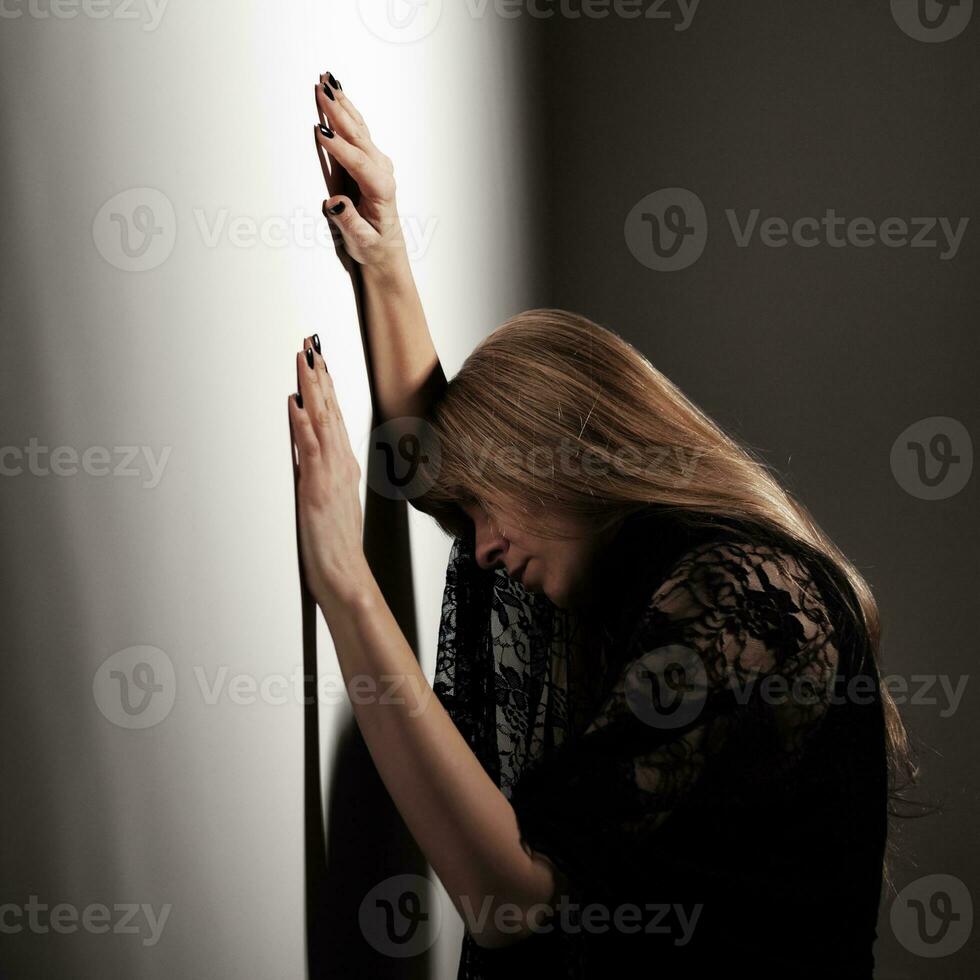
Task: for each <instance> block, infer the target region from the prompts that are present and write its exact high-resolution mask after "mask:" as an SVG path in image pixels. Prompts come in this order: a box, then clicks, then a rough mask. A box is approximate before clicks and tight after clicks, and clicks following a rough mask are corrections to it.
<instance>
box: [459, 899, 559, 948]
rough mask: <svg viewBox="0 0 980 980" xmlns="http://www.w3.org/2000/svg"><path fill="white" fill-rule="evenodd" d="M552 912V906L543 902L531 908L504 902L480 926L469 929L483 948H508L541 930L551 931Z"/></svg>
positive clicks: (474, 939) (477, 943)
mask: <svg viewBox="0 0 980 980" xmlns="http://www.w3.org/2000/svg"><path fill="white" fill-rule="evenodd" d="M550 913H551V908H550V906H548V905H545V904H544V903H543V902H542V903H540V904H539V905H537V906H532V907H531V908H529V909H524V908H522V907H520V906H518V905H513V906H510V905H507V904H502V905H500V906H498V907H497V909H496V910H495V914H494V915H493V916H492V917H491V918H490V919H488V921H487V922H485V923H484V924H483V925H482V926H481V927H480V928H478V929H469V930H468V931H469V934H470V935H471V936H472V937H473V941H474V942H475V943H476V945H477V946H479V947H480V948H481V949H487V950H495V949H506V948H507V947H509V946H516V945H517V944H518V943H521V942H524V941H525V940H526V939H529V938H530V937H531V936H533V935H535V934H537V933H539V932H550V931H551V928H552V927H551V926H549V925H548V923H547V919H548V917H549V916H550Z"/></svg>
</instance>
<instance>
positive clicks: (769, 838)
mask: <svg viewBox="0 0 980 980" xmlns="http://www.w3.org/2000/svg"><path fill="white" fill-rule="evenodd" d="M608 561H609V563H610V564H609V565H608V567H605V568H604V569H603V570H602V574H601V575H600V576H599V577H598V579H597V583H598V584H597V586H596V588H597V589H601V590H602V595H601V596H600V597H599V598H598V603H597V604H598V605H599V607H600V608H601V609H605V610H606V611H607V612H608V615H607V616H606V617H605V619H604V620H603V622H604V624H605V628H604V629H603V630H602V631H600V632H596V631H588V632H587V631H586V630H585V629H584V627H583V621H582V620H580V619H577V618H576V616H575V614H574V613H573V612H565V611H562V610H559V609H557V608H556V607H554V606H553V605H552V604H551V603H550V602H549V601H548V600H547V598H545V597H544V596H541V595H534V594H531V593H528V592H526V591H525V590H524V589H522V588H521V586H520V585H518V584H517V583H516V582H513V581H512V580H510V579H509V578H508V577H507V575H506V573H505V572H503V571H502V570H481V569H480V568H479V567H478V565H477V564H476V561H475V558H474V554H473V542H472V540H471V539H467V538H457V539H456V540H455V542H454V545H453V549H452V552H451V555H450V560H449V567H448V570H447V578H446V588H445V594H444V602H443V616H442V623H441V627H440V635H439V653H438V660H437V665H436V675H435V682H434V688H435V691H436V694H437V695H438V696H439V698H440V699H441V701H442V702H443V704H444V705H445V706H446V708H447V710H448V711H449V713H450V715H451V717H452V718H453V720H454V722H455V723H456V725H457V726H458V727H459V729H460V731H461V732H462V733H463V735H464V736H465V738H466V740H467V742H468V743H469V744H470V746H471V747H472V749H473V751H474V752H475V754H476V755H477V757H478V758H479V759H480V761H481V763H482V764H483V766H484V767H485V768H486V770H487V772H488V773H489V774H490V775H491V776H492V778H493V779H494V780H495V781H496V783H497V785H498V786H500V788H501V790H502V792H503V793H504V794H505V795H506V796H507V797H508V799H510V801H511V804H512V805H513V807H514V810H515V813H516V815H517V819H518V824H519V826H520V828H521V833H522V837H523V839H524V841H525V842H526V844H527V845H528V846H529V847H530V848H531V849H533V850H534V851H536V852H538V853H541V854H544V855H546V856H547V857H548V858H549V859H550V860H551V861H552V862H553V863H554V864H555V866H556V867H557V868H558V869H559V870H560V872H561V875H562V877H563V886H564V887H563V890H562V891H563V894H564V895H565V896H566V901H567V905H566V907H565V911H564V912H563V914H562V916H561V918H560V919H559V918H557V917H556V918H555V919H554V920H553V926H552V929H551V931H549V932H544V933H540V934H535V935H532V936H530V937H527V938H523V939H520V940H518V941H517V942H515V943H514V944H513V945H511V946H508V947H507V948H504V949H499V950H493V951H488V950H484V949H481V948H480V947H479V946H477V945H476V943H475V942H474V941H473V940H472V938H471V937H470V936H469V934H467V936H466V937H465V939H464V944H463V949H462V955H461V960H460V967H459V974H458V976H459V977H460V978H461V980H463V978H465V980H489V978H492V977H505V976H506V977H507V978H508V980H516V978H518V977H522V976H526V977H566V976H567V977H592V976H600V975H616V974H615V972H612V973H610V971H611V970H612V971H615V969H616V968H617V967H619V968H622V969H626V968H627V966H631V967H632V968H633V969H635V964H636V963H637V957H640V958H641V962H647V963H648V965H649V968H650V972H651V973H656V974H657V975H658V976H672V975H673V974H672V973H671V972H670V971H672V970H678V971H680V970H684V971H685V975H686V976H689V975H690V973H689V972H688V971H689V970H690V969H691V968H694V967H697V968H698V969H704V970H709V969H712V970H715V969H719V970H720V969H723V968H724V969H730V968H731V967H732V965H733V963H736V962H738V961H740V960H741V963H742V965H743V966H744V967H745V968H746V969H747V970H748V972H750V973H754V974H755V975H757V976H768V975H772V976H776V975H781V976H786V975H791V976H794V977H801V976H811V975H812V976H817V975H826V972H827V971H828V970H831V969H832V970H834V971H835V972H836V973H837V974H838V975H844V976H864V977H870V976H871V973H872V968H873V959H872V943H873V940H874V938H875V935H876V933H875V923H876V916H877V905H878V900H879V894H880V886H881V860H882V856H883V848H884V833H885V814H886V792H887V790H886V771H885V761H884V741H883V721H882V714H881V702H880V695H879V691H878V682H877V673H876V671H875V669H874V666H873V664H872V663H871V662H870V659H869V658H868V657H867V656H866V655H865V653H866V651H865V649H864V645H863V644H862V643H861V642H860V637H861V634H860V631H858V630H856V629H855V628H854V627H853V621H852V620H851V619H850V618H849V615H848V614H847V613H846V610H845V609H844V607H843V604H842V603H840V602H839V601H828V597H829V596H833V595H834V591H833V589H832V587H831V583H830V580H829V579H828V577H827V572H826V570H825V569H824V568H823V566H821V565H820V564H819V563H814V562H813V561H811V560H808V559H807V558H805V557H803V556H801V554H800V553H799V552H798V551H797V550H796V549H793V548H790V547H789V546H784V545H783V544H781V543H779V542H775V543H774V542H772V541H763V540H747V539H746V537H745V536H744V535H742V534H738V533H736V532H732V531H730V530H727V529H726V528H724V527H721V526H718V527H709V528H700V529H699V530H697V531H694V530H692V529H690V528H688V529H683V530H679V529H678V528H677V527H672V528H671V529H670V530H668V525H666V524H664V523H662V522H660V523H658V522H651V521H645V522H642V523H640V524H631V525H629V526H627V527H626V528H624V531H623V532H622V533H621V534H620V536H619V538H618V539H617V543H616V544H615V546H614V547H613V548H611V549H610V551H609V558H608ZM589 905H592V906H593V907H594V908H598V909H599V910H600V914H599V917H598V918H596V917H593V918H592V919H591V920H590V921H591V923H592V924H591V925H589V923H588V922H587V921H586V920H585V919H584V918H583V912H584V910H585V909H586V907H587V906H589ZM617 910H618V911H620V913H621V915H622V918H621V919H620V920H616V919H615V914H616V913H617ZM637 914H638V915H639V916H640V918H639V919H638V920H637V919H636V918H635V916H636V915H637ZM631 915H632V916H634V917H633V918H630V916H631ZM617 921H618V922H619V923H620V924H619V925H617V924H616V922H617ZM678 975H679V974H678Z"/></svg>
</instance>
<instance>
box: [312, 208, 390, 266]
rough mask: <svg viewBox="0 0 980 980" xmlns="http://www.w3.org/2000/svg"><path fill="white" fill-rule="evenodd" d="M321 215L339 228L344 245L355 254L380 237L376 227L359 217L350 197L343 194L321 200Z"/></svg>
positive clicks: (368, 246) (375, 242)
mask: <svg viewBox="0 0 980 980" xmlns="http://www.w3.org/2000/svg"><path fill="white" fill-rule="evenodd" d="M323 216H324V217H325V218H326V219H327V221H330V222H332V223H333V224H335V225H336V226H337V228H338V229H340V234H341V235H342V236H343V239H344V245H345V246H347V250H348V251H349V252H353V254H355V255H361V254H362V253H363V252H365V251H366V250H367V249H368V248H370V247H371V246H372V245H375V244H377V243H378V242H379V240H380V238H381V235H380V234H379V233H378V231H377V229H376V228H375V227H374V226H373V225H372V224H371V223H370V222H368V221H365V219H364V218H362V217H361V215H360V213H359V212H358V210H357V208H355V207H354V203H353V202H352V201H351V199H350V198H349V197H346V196H345V195H343V194H337V195H335V196H334V197H330V198H328V199H327V200H326V201H324V202H323Z"/></svg>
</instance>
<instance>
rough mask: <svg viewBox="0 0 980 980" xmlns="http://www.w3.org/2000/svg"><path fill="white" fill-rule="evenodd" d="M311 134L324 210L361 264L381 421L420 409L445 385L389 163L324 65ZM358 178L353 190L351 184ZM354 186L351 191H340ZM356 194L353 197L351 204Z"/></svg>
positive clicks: (417, 412)
mask: <svg viewBox="0 0 980 980" xmlns="http://www.w3.org/2000/svg"><path fill="white" fill-rule="evenodd" d="M316 104H317V111H318V112H319V114H320V119H321V123H320V125H319V126H318V127H317V128H316V141H317V144H318V146H319V147H320V151H321V163H324V161H323V155H326V156H328V157H329V162H330V168H329V172H328V171H327V168H326V167H324V174H325V176H326V179H327V187H328V190H330V191H331V196H330V197H329V198H328V199H327V200H326V201H324V203H323V212H324V215H325V216H326V217H327V219H328V220H329V221H331V222H332V223H333V225H334V226H335V227H336V228H337V230H338V231H339V233H340V235H341V236H342V238H343V242H344V248H345V250H346V252H347V254H348V255H349V256H350V257H351V258H352V259H353V260H354V261H355V262H357V263H358V264H359V265H360V267H361V280H362V282H363V301H362V313H363V316H364V320H365V332H366V342H367V352H366V353H367V359H368V365H369V371H370V378H371V388H372V392H373V394H374V403H375V407H376V409H377V412H378V414H379V416H380V419H379V421H382V422H383V421H387V420H389V419H393V418H401V417H405V416H415V417H422V416H424V415H425V414H426V413H427V411H428V408H429V406H430V405H431V404H432V402H433V400H434V399H436V398H438V397H439V395H440V394H441V393H442V390H443V389H444V388H445V386H446V377H445V374H444V373H443V370H442V365H441V364H440V362H439V357H438V355H437V353H436V349H435V345H434V344H433V342H432V336H431V334H430V333H429V326H428V323H427V322H426V319H425V313H424V311H423V309H422V301H421V299H420V297H419V293H418V289H417V288H416V285H415V279H414V277H413V276H412V269H411V265H410V263H409V259H408V252H407V250H406V248H405V240H404V236H403V234H402V229H401V222H400V221H399V218H398V208H397V205H396V201H395V189H396V188H395V177H394V165H393V164H392V161H391V159H390V158H389V157H387V156H385V154H383V153H382V152H381V151H380V150H379V149H378V148H377V147H376V146H375V145H374V143H373V141H372V139H371V134H370V132H369V130H368V127H367V124H366V123H365V121H364V117H363V116H362V115H361V113H360V112H359V111H358V110H357V108H356V107H355V106H354V104H353V103H352V102H351V101H350V99H349V98H348V97H347V95H346V94H345V93H344V91H343V89H342V88H340V85H339V83H338V82H337V81H336V79H335V78H334V77H333V76H332V75H331V74H330V73H329V72H328V73H327V74H325V75H321V76H320V83H319V84H318V85H317V87H316ZM351 181H353V182H356V189H355V188H353V187H351ZM341 189H351V190H353V191H354V197H353V199H352V197H350V196H347V195H346V194H341V193H337V191H340V190H341ZM355 201H356V203H355Z"/></svg>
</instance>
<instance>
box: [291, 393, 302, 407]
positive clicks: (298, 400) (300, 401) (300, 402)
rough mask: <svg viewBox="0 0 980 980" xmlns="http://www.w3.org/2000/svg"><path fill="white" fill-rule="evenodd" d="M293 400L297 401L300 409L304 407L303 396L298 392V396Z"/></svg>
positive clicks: (294, 396)
mask: <svg viewBox="0 0 980 980" xmlns="http://www.w3.org/2000/svg"><path fill="white" fill-rule="evenodd" d="M293 398H295V399H296V405H297V407H298V408H302V407H303V396H302V395H301V394H300V393H299V392H298V391H297V392H296V394H295V395H293Z"/></svg>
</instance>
